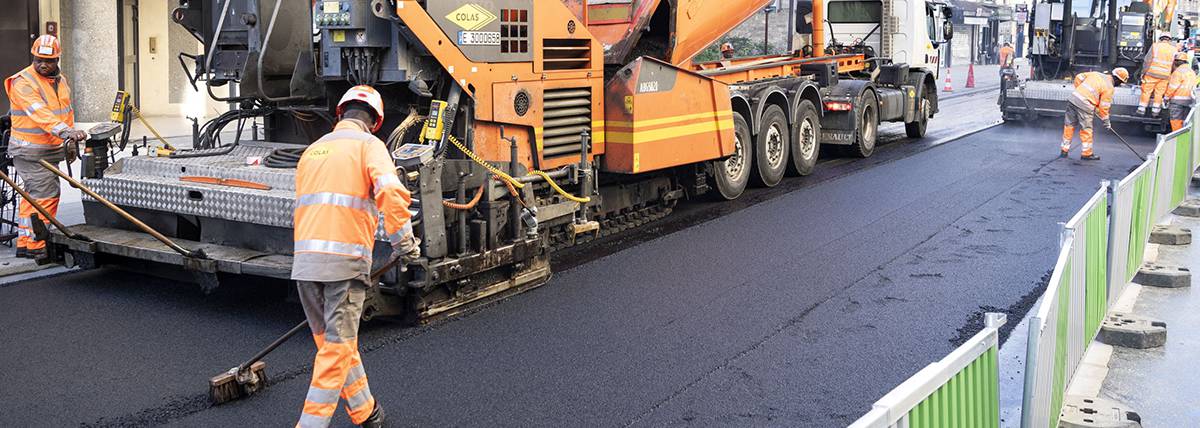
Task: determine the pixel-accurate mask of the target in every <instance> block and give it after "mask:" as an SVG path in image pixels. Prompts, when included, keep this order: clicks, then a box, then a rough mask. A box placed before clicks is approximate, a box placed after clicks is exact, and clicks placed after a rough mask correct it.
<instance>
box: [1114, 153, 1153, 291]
mask: <svg viewBox="0 0 1200 428" xmlns="http://www.w3.org/2000/svg"><path fill="white" fill-rule="evenodd" d="M1156 164H1157V162H1155V160H1154V158H1153V155H1151V158H1150V159H1148V160H1147V161H1146V162H1143V163H1142V165H1141V166H1139V167H1137V169H1134V170H1133V172H1131V173H1130V174H1129V175H1128V176H1126V177H1125V178H1123V179H1121V181H1119V182H1117V184H1116V185H1114V186H1113V190H1112V204H1111V206H1112V211H1111V216H1110V221H1109V224H1110V226H1109V227H1110V229H1109V230H1110V231H1111V235H1110V236H1109V263H1108V267H1109V272H1108V278H1109V279H1108V300H1109V302H1112V301H1115V300H1116V297H1117V296H1120V295H1121V293H1122V292H1123V291H1124V290H1125V285H1126V284H1128V283H1129V281H1131V280H1132V279H1133V276H1134V274H1136V273H1137V269H1138V267H1140V266H1141V264H1142V258H1143V257H1144V255H1145V252H1146V241H1147V240H1148V239H1149V237H1150V233H1149V232H1150V227H1149V226H1150V202H1151V198H1150V191H1151V189H1152V186H1151V185H1152V184H1153V182H1154V181H1153V180H1154V176H1153V174H1151V173H1152V172H1153V171H1154V170H1153V167H1154V166H1155V165H1156Z"/></svg>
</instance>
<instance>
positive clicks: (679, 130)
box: [607, 117, 733, 144]
mask: <svg viewBox="0 0 1200 428" xmlns="http://www.w3.org/2000/svg"><path fill="white" fill-rule="evenodd" d="M729 129H733V118H732V117H727V118H722V119H720V120H717V121H711V122H702V123H695V124H691V125H679V126H672V127H667V128H661V129H653V130H649V131H635V132H617V131H608V132H607V133H608V142H610V143H613V144H642V143H650V142H654V141H662V140H669V139H672V138H679V137H686V136H689V135H696V134H706V133H712V132H719V131H724V130H729Z"/></svg>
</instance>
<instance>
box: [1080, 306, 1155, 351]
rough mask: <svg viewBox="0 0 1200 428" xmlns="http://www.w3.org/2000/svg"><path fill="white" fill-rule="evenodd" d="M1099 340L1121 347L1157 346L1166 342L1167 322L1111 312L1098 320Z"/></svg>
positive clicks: (1140, 347)
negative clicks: (1101, 319)
mask: <svg viewBox="0 0 1200 428" xmlns="http://www.w3.org/2000/svg"><path fill="white" fill-rule="evenodd" d="M1096 338H1097V339H1099V340H1100V341H1101V342H1104V343H1106V344H1109V345H1113V346H1120V347H1123V348H1133V349H1146V348H1157V347H1159V346H1163V345H1164V344H1166V343H1167V323H1165V322H1162V321H1159V320H1156V319H1152V318H1146V317H1142V316H1137V315H1133V314H1128V313H1121V312H1113V313H1110V314H1108V316H1107V317H1104V320H1103V321H1101V322H1100V335H1099V336H1097V337H1096Z"/></svg>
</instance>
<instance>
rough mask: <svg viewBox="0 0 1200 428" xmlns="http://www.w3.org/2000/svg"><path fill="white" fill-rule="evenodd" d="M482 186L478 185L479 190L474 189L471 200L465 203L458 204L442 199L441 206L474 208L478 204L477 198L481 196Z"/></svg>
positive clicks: (455, 208)
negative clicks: (473, 195)
mask: <svg viewBox="0 0 1200 428" xmlns="http://www.w3.org/2000/svg"><path fill="white" fill-rule="evenodd" d="M483 187H484V186H479V190H476V191H475V197H473V198H471V200H470V201H469V202H467V203H465V204H459V203H455V202H452V201H442V206H444V207H446V208H450V209H452V210H459V211H467V210H470V209H473V208H475V205H478V204H479V200H480V199H482V198H483Z"/></svg>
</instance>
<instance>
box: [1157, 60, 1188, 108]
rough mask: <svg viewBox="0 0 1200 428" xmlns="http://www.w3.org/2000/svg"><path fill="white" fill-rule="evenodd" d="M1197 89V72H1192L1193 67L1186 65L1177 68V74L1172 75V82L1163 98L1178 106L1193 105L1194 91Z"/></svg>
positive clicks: (1168, 83)
mask: <svg viewBox="0 0 1200 428" xmlns="http://www.w3.org/2000/svg"><path fill="white" fill-rule="evenodd" d="M1195 89H1196V72H1195V71H1192V67H1189V66H1188V65H1187V64H1184V65H1181V66H1179V67H1175V72H1173V73H1171V80H1170V81H1168V82H1167V92H1166V93H1165V94H1163V97H1164V98H1167V99H1169V100H1171V102H1173V103H1176V104H1186V105H1191V104H1192V100H1193V96H1192V91H1194V90H1195Z"/></svg>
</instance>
